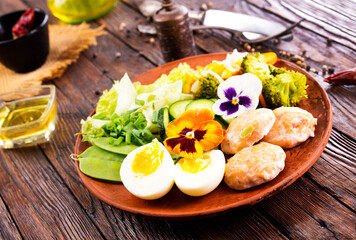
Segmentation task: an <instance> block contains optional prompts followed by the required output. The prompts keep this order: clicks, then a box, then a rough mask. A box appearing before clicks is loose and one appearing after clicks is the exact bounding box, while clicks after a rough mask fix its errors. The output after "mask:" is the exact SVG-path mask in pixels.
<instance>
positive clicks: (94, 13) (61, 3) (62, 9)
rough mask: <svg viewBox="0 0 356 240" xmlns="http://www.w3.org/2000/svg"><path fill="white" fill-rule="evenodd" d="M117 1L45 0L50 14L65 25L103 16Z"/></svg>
mask: <svg viewBox="0 0 356 240" xmlns="http://www.w3.org/2000/svg"><path fill="white" fill-rule="evenodd" d="M117 1H118V0H47V5H48V8H49V9H50V10H51V12H52V14H53V15H54V16H56V17H57V18H59V19H60V20H62V21H63V22H67V23H80V22H83V21H90V20H93V19H96V18H98V17H100V16H103V15H104V14H106V13H107V12H109V11H110V10H111V9H112V8H114V7H115V6H116V4H117Z"/></svg>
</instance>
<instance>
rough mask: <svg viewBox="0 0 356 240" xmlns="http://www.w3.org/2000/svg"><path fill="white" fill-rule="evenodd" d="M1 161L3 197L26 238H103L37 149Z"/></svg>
mask: <svg viewBox="0 0 356 240" xmlns="http://www.w3.org/2000/svg"><path fill="white" fill-rule="evenodd" d="M0 157H1V165H0V168H1V169H0V178H1V179H2V184H1V186H0V194H1V196H2V198H3V200H4V202H6V205H7V206H8V208H9V209H10V211H11V215H12V217H13V219H14V220H15V221H16V225H17V226H18V229H19V230H20V232H21V235H22V236H23V237H24V238H30V239H49V238H57V239H61V238H67V239H69V238H73V239H79V238H85V237H86V236H90V235H91V236H93V238H95V239H96V238H97V239H101V238H102V236H101V234H100V232H98V231H97V229H96V228H95V227H94V225H93V223H92V222H91V221H90V219H89V218H88V216H87V215H86V214H85V212H84V211H83V209H82V208H81V207H80V206H79V204H78V203H77V201H76V200H75V199H74V198H73V196H72V194H71V193H70V192H69V190H68V188H66V186H65V184H64V183H63V181H62V179H61V178H60V177H59V176H58V174H57V173H56V171H55V169H53V167H52V165H50V164H49V162H48V160H47V158H46V157H45V156H44V155H43V153H42V151H41V150H40V149H39V148H38V147H32V148H24V149H18V150H6V151H5V150H1V151H0ZM34 226H35V230H34Z"/></svg>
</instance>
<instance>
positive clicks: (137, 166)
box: [120, 139, 174, 200]
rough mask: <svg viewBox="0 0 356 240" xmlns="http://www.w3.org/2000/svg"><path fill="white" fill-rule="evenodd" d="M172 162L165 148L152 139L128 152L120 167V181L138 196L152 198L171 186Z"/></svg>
mask: <svg viewBox="0 0 356 240" xmlns="http://www.w3.org/2000/svg"><path fill="white" fill-rule="evenodd" d="M173 170H174V162H173V159H172V157H171V155H170V154H169V152H168V151H167V149H166V148H165V147H164V146H163V145H162V144H161V143H160V142H158V141H157V139H154V140H153V141H152V142H151V143H149V144H146V145H144V146H141V147H139V148H137V149H135V150H133V151H132V152H130V153H129V154H128V155H127V156H126V158H125V159H124V161H123V162H122V165H121V168H120V176H121V180H122V183H123V184H124V186H125V187H126V189H127V190H128V191H129V192H130V193H132V194H133V195H135V196H136V197H138V198H142V199H146V200H153V199H157V198H160V197H163V196H164V195H166V194H167V193H168V192H169V191H170V190H171V188H172V186H173V183H174V180H173Z"/></svg>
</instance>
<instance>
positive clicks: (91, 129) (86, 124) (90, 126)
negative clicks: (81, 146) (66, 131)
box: [80, 117, 110, 144]
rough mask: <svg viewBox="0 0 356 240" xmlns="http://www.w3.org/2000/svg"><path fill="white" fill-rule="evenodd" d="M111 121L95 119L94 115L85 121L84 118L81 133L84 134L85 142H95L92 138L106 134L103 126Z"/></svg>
mask: <svg viewBox="0 0 356 240" xmlns="http://www.w3.org/2000/svg"><path fill="white" fill-rule="evenodd" d="M109 123H110V120H101V119H95V118H93V117H88V118H87V120H85V121H84V120H83V119H82V120H81V122H80V124H81V125H82V132H81V134H82V136H83V142H85V141H88V142H89V143H90V144H93V143H92V139H94V138H96V137H103V136H106V133H105V131H104V129H103V128H102V127H103V126H104V125H106V124H109Z"/></svg>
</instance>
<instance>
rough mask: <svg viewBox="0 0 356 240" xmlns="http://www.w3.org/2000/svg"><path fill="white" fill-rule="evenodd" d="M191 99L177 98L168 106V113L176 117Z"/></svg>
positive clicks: (182, 111)
mask: <svg viewBox="0 0 356 240" xmlns="http://www.w3.org/2000/svg"><path fill="white" fill-rule="evenodd" d="M192 101H193V100H190V99H189V100H179V101H176V102H174V103H173V104H172V105H171V106H170V107H169V114H170V115H171V116H172V117H173V118H174V119H176V118H178V117H179V116H180V115H181V114H182V113H184V111H185V107H186V106H187V105H188V104H189V103H191V102H192Z"/></svg>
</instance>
